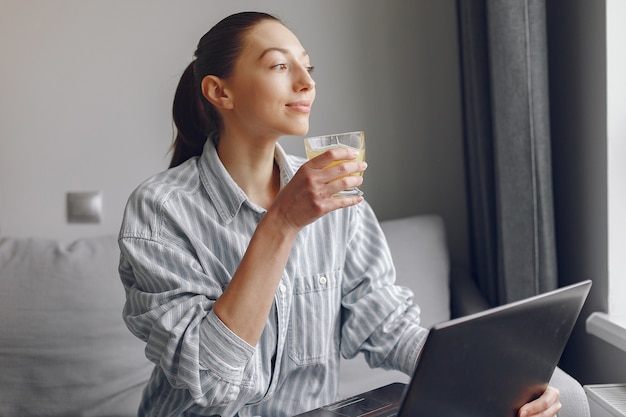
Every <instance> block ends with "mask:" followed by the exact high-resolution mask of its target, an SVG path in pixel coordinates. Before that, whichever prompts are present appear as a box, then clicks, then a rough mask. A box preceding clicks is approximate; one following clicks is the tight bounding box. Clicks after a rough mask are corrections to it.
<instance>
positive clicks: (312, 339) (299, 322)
mask: <svg viewBox="0 0 626 417" xmlns="http://www.w3.org/2000/svg"><path fill="white" fill-rule="evenodd" d="M341 276H342V271H331V272H326V273H319V274H315V275H311V276H306V277H299V278H296V279H294V280H293V281H292V285H293V304H292V307H291V318H290V323H289V357H290V358H291V359H292V360H293V361H294V362H295V363H296V364H297V365H308V364H314V363H320V362H325V361H326V360H327V359H328V357H329V356H330V355H332V354H333V353H335V352H336V351H337V349H339V332H340V329H339V326H340V324H341V318H340V313H341Z"/></svg>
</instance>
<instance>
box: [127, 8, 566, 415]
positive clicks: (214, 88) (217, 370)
mask: <svg viewBox="0 0 626 417" xmlns="http://www.w3.org/2000/svg"><path fill="white" fill-rule="evenodd" d="M195 55H196V59H195V60H194V61H193V62H192V63H191V64H190V65H189V67H188V68H187V69H186V70H185V73H184V74H183V76H182V78H181V81H180V83H179V86H178V89H177V92H176V97H175V99H174V120H175V123H176V126H177V130H178V133H177V137H176V140H175V143H174V152H173V158H172V163H171V167H170V168H171V169H169V170H167V171H166V172H163V173H160V174H158V175H156V176H154V177H152V178H151V179H149V180H148V181H146V182H145V183H143V184H142V185H141V186H139V187H138V188H137V190H135V191H134V192H133V194H132V195H131V197H130V199H129V202H128V205H127V208H126V212H125V216H124V221H123V224H122V228H121V231H120V248H121V252H122V255H121V262H120V276H121V278H122V282H123V283H124V286H125V289H126V293H127V302H126V306H125V309H124V319H125V321H126V324H127V326H128V327H129V329H130V330H131V331H132V332H133V333H134V334H135V335H136V336H137V337H139V338H141V339H142V340H143V341H145V342H146V344H147V346H146V355H147V357H148V358H149V359H150V360H152V361H153V362H154V363H155V364H156V367H155V369H154V372H153V374H152V377H151V379H150V381H149V384H148V386H147V387H146V389H145V391H144V396H143V400H142V403H141V405H140V413H139V414H140V415H142V416H144V415H146V416H180V415H194V416H195V415H201V416H210V415H221V416H233V415H239V416H242V417H243V416H252V415H263V416H271V417H277V416H287V415H293V414H297V413H299V412H302V411H305V410H308V409H311V408H315V407H317V406H320V405H323V404H325V403H329V402H331V401H333V400H335V399H336V398H335V393H336V390H337V383H338V371H337V369H338V363H339V358H340V355H344V356H347V357H352V356H354V355H356V354H357V353H358V352H359V351H363V352H364V354H365V356H366V358H367V360H368V362H369V363H370V364H371V365H372V366H380V367H386V368H394V369H399V370H402V371H404V372H406V373H409V374H410V373H411V371H412V369H413V368H414V366H415V362H416V358H417V354H418V352H419V349H420V347H421V345H422V343H423V341H424V338H425V336H426V334H427V331H426V330H425V329H423V328H421V327H420V326H419V325H418V323H419V309H418V307H417V306H415V305H414V304H412V302H411V297H412V296H411V294H410V292H409V291H408V290H406V289H404V288H400V287H397V286H394V285H393V282H394V269H393V265H392V262H391V257H390V254H389V250H388V247H387V244H386V242H385V240H384V237H383V234H382V232H381V229H380V227H379V225H378V223H377V221H376V218H375V216H374V213H373V212H372V210H371V208H370V207H369V205H368V204H367V203H366V202H365V201H363V198H362V197H360V196H350V197H343V198H333V197H332V196H333V194H335V193H337V192H338V191H340V190H343V189H347V188H351V187H358V186H360V185H361V183H362V181H363V179H362V176H354V175H349V174H353V173H358V172H362V171H364V170H365V169H366V167H367V165H366V163H364V162H357V161H356V160H355V156H356V155H354V154H352V153H351V152H350V151H348V150H345V149H343V150H342V149H335V150H332V151H329V152H327V153H325V154H322V155H320V156H319V157H317V158H315V159H313V160H311V161H309V162H305V161H303V160H302V159H300V158H295V157H292V156H288V155H286V154H285V153H284V152H283V150H282V149H281V147H280V146H279V145H278V143H277V141H278V139H279V137H280V136H281V135H298V136H302V135H305V134H306V133H307V131H308V127H309V113H310V111H311V105H312V103H313V101H314V99H315V82H314V81H313V78H312V77H311V71H312V69H313V68H312V67H311V64H310V59H309V56H308V54H307V52H306V50H305V49H304V48H303V47H302V45H301V44H300V42H299V41H298V39H297V38H296V36H295V35H294V34H293V33H292V32H291V31H289V29H287V28H286V27H285V26H284V25H283V24H282V23H281V22H280V21H279V20H278V19H276V18H275V17H273V16H270V15H267V14H263V13H256V12H246V13H239V14H235V15H232V16H229V17H227V18H225V19H224V20H222V21H221V22H219V23H218V24H217V25H216V26H214V27H213V28H212V29H211V30H210V31H209V32H208V33H207V34H206V35H204V37H202V39H201V40H200V42H199V44H198V48H197V51H196V54H195ZM332 161H344V162H342V163H341V164H339V165H336V166H333V167H328V168H326V167H327V166H328V165H329V164H330V162H332ZM559 406H560V405H559V403H558V392H556V391H555V390H552V389H549V390H547V391H546V393H545V394H544V395H543V396H542V397H541V398H540V399H539V400H537V401H535V402H533V403H530V404H528V405H526V406H524V408H523V410H520V412H521V413H523V412H526V413H527V414H526V415H528V416H530V415H545V416H548V415H554V414H555V412H556V411H557V410H558V408H559ZM541 412H544V414H540V413H541Z"/></svg>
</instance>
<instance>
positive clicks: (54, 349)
mask: <svg viewBox="0 0 626 417" xmlns="http://www.w3.org/2000/svg"><path fill="white" fill-rule="evenodd" d="M382 227H383V230H384V232H385V235H386V236H387V239H388V241H389V245H390V247H391V251H392V256H393V258H394V262H395V264H396V268H397V275H398V283H399V284H401V285H405V286H408V287H410V288H412V289H413V291H414V292H415V297H416V300H417V302H418V303H419V304H420V306H421V309H422V324H423V325H424V326H431V325H433V324H435V323H437V322H441V321H445V320H448V319H450V318H451V317H454V316H459V315H464V314H468V313H472V312H476V311H479V310H481V309H484V308H487V307H488V305H487V304H486V302H485V301H484V299H483V298H482V297H481V295H480V293H479V292H478V290H477V289H476V287H475V286H474V285H473V283H472V280H471V279H470V278H469V276H468V275H467V274H466V273H464V272H463V270H462V269H456V268H452V267H451V266H450V260H449V257H448V250H447V245H446V236H445V227H444V224H443V221H442V219H441V218H440V217H438V216H434V215H420V216H411V217H407V218H402V219H394V220H388V221H384V222H382ZM118 260H119V249H118V246H117V242H116V237H115V236H99V237H85V238H82V239H79V240H75V241H72V242H64V241H62V240H53V239H42V238H11V237H2V238H0V416H2V417H17V416H19V417H24V416H63V417H71V416H90V417H105V416H108V417H113V416H117V417H126V416H134V415H136V410H137V406H138V404H139V399H140V397H141V392H142V389H143V387H144V385H145V383H146V381H147V379H148V377H149V375H150V373H151V371H152V364H151V363H150V362H149V361H148V360H147V359H146V358H145V356H144V352H143V351H144V345H143V343H142V342H140V341H139V340H138V339H136V338H135V337H134V336H132V335H131V334H130V332H129V331H128V330H127V329H126V327H125V325H124V323H123V322H122V318H121V312H122V308H123V304H124V291H123V289H122V285H121V283H120V280H119V276H118V273H117V264H118ZM340 372H341V376H340V395H342V396H348V395H350V394H354V393H357V392H361V391H364V390H367V389H370V388H374V387H377V386H380V385H383V384H385V383H387V382H393V381H400V382H407V381H408V377H407V376H406V375H404V374H401V373H399V372H395V371H385V370H379V369H369V367H368V366H367V364H366V363H365V361H364V360H363V358H362V356H357V357H356V358H354V359H351V360H345V361H343V363H342V365H341V370H340ZM551 383H552V384H553V385H555V386H556V387H558V388H559V389H560V391H561V399H562V402H563V410H562V412H561V413H559V415H560V416H570V417H578V416H580V417H583V416H585V417H586V416H589V407H588V403H587V399H586V396H585V393H584V390H583V388H582V386H581V385H580V384H579V383H578V382H577V381H576V380H575V379H573V378H572V377H571V376H569V375H568V374H566V373H565V372H563V371H562V370H560V369H559V368H557V370H556V371H555V373H554V376H553V378H552V382H551Z"/></svg>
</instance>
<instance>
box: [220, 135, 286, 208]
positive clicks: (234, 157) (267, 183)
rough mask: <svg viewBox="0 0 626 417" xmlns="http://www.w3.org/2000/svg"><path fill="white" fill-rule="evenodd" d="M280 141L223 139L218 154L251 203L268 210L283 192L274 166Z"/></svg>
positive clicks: (225, 137)
mask: <svg viewBox="0 0 626 417" xmlns="http://www.w3.org/2000/svg"><path fill="white" fill-rule="evenodd" d="M276 142H277V138H276V140H267V141H262V140H249V141H244V140H237V139H235V138H229V137H227V136H226V135H223V136H222V137H221V138H220V141H219V144H218V147H217V153H218V155H219V157H220V159H221V161H222V163H223V164H224V167H226V170H228V173H229V174H230V175H231V177H232V178H233V180H234V181H235V182H236V183H237V185H239V187H241V189H242V190H243V191H244V192H245V193H246V195H247V196H248V198H249V199H250V201H252V202H253V203H255V204H257V205H259V206H261V207H263V208H265V209H267V208H269V206H270V205H271V204H272V202H273V201H274V198H275V197H276V194H278V191H279V189H280V171H279V169H278V166H276V164H275V162H274V152H275V148H276Z"/></svg>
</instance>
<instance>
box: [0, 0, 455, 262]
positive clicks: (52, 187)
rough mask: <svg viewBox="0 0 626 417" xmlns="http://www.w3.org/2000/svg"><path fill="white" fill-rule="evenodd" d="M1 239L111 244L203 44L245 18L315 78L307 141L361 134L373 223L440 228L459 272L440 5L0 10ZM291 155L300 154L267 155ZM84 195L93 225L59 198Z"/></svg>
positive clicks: (51, 5)
mask: <svg viewBox="0 0 626 417" xmlns="http://www.w3.org/2000/svg"><path fill="white" fill-rule="evenodd" d="M0 9H1V10H2V12H1V13H0V51H1V53H2V61H3V65H2V66H1V67H0V91H1V94H0V232H1V233H2V234H3V235H13V236H44V237H59V238H64V239H71V238H75V237H78V236H85V235H96V234H102V233H116V232H117V228H118V226H119V223H120V221H121V214H122V210H123V207H124V203H125V201H126V198H127V197H128V195H129V193H130V192H131V191H132V189H133V188H134V187H135V186H136V185H137V184H138V183H139V182H140V181H142V180H143V179H145V178H146V177H148V176H149V175H151V174H153V173H155V172H157V171H160V170H162V169H164V168H165V167H166V165H167V158H168V155H167V152H168V147H169V145H170V142H171V138H172V125H171V121H170V120H171V118H170V107H171V100H172V97H173V91H174V88H175V85H176V83H177V81H178V78H179V76H180V73H181V72H182V70H183V68H184V67H185V66H186V65H187V64H188V62H189V61H190V60H191V58H192V54H193V50H194V49H195V45H196V43H197V41H198V39H199V38H200V36H201V35H202V34H204V33H205V32H206V31H207V30H208V29H209V28H210V26H212V25H213V24H214V23H216V22H217V20H219V19H220V18H221V17H223V16H225V15H227V14H230V13H232V12H235V11H240V10H244V9H262V10H265V11H269V12H272V13H275V14H277V15H278V16H279V17H281V18H282V19H283V20H284V22H285V23H286V24H287V25H288V26H289V27H291V28H292V30H294V32H295V33H296V34H297V35H298V36H299V38H300V40H301V42H302V43H303V45H304V46H305V47H306V48H307V50H308V51H309V53H310V55H311V56H312V60H313V64H314V65H315V66H316V70H315V73H314V76H315V78H316V81H317V88H318V96H317V100H316V103H315V106H314V111H313V115H312V117H311V130H310V133H311V134H318V133H319V134H321V133H331V132H338V131H348V130H356V129H363V130H365V131H366V139H367V147H368V151H367V157H368V162H369V164H370V168H369V169H368V171H367V174H366V183H365V185H364V187H363V188H364V191H365V193H366V197H367V199H368V200H369V201H370V203H371V204H372V205H373V207H374V209H375V210H376V212H377V214H378V215H379V217H380V219H387V218H396V217H401V216H406V215H411V214H420V213H439V214H441V215H442V216H443V217H444V219H445V221H446V224H447V226H448V234H449V241H450V247H451V251H452V253H453V258H454V259H455V260H456V261H457V262H459V263H461V264H467V243H466V241H467V238H466V234H467V232H466V216H465V194H464V177H463V159H462V158H463V157H462V151H463V149H462V141H461V118H460V109H459V106H460V99H459V95H460V87H459V76H458V61H457V55H458V54H457V38H456V14H455V13H456V11H455V1H454V0H422V1H410V2H406V1H404V0H388V1H385V2H382V1H376V0H343V1H341V2H338V1H333V0H308V1H298V2H291V1H286V0H267V1H263V2H258V1H253V0H231V1H215V0H214V1H208V0H203V1H200V0H188V1H183V2H172V1H166V0H134V1H125V0H124V1H122V0H113V1H99V2H84V1H80V0H47V1H42V0H40V1H37V0H0ZM281 143H283V144H284V146H285V147H286V148H287V149H288V151H290V152H292V153H299V154H303V145H302V138H285V139H283V140H282V141H281ZM90 190H98V191H101V192H102V193H103V196H104V220H103V222H102V223H101V224H99V225H76V224H69V225H68V224H67V223H66V220H65V193H66V192H67V191H90Z"/></svg>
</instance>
